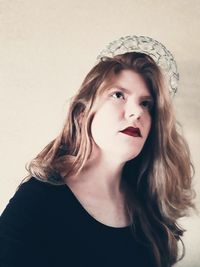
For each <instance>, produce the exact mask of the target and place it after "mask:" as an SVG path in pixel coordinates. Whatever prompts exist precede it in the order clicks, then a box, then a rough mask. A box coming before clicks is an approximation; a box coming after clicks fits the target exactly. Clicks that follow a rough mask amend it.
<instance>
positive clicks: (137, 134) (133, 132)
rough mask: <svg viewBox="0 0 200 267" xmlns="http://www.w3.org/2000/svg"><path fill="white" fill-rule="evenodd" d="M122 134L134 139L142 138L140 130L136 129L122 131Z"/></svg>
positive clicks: (129, 128)
mask: <svg viewBox="0 0 200 267" xmlns="http://www.w3.org/2000/svg"><path fill="white" fill-rule="evenodd" d="M120 132H121V133H124V134H127V135H130V136H133V137H142V135H141V132H140V129H139V128H135V127H127V128H125V129H124V130H122V131H120Z"/></svg>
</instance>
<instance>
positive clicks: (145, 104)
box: [141, 100, 153, 110]
mask: <svg viewBox="0 0 200 267" xmlns="http://www.w3.org/2000/svg"><path fill="white" fill-rule="evenodd" d="M141 106H142V107H144V108H146V109H149V110H151V109H152V107H153V101H152V100H143V101H142V102H141Z"/></svg>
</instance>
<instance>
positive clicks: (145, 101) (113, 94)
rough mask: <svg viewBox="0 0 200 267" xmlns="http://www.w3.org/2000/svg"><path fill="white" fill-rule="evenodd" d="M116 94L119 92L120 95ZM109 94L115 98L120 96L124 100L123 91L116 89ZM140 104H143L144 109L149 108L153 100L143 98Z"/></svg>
mask: <svg viewBox="0 0 200 267" xmlns="http://www.w3.org/2000/svg"><path fill="white" fill-rule="evenodd" d="M117 94H119V95H120V97H117ZM111 96H112V97H114V98H116V99H121V98H122V99H123V100H126V97H125V94H124V93H123V92H121V91H116V92H114V93H112V94H111ZM140 105H141V106H143V107H144V108H146V109H149V110H151V109H152V106H153V101H151V100H143V101H142V102H141V103H140Z"/></svg>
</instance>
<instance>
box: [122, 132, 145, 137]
mask: <svg viewBox="0 0 200 267" xmlns="http://www.w3.org/2000/svg"><path fill="white" fill-rule="evenodd" d="M121 133H123V134H126V135H129V136H132V137H141V136H140V135H139V134H138V133H132V132H121Z"/></svg>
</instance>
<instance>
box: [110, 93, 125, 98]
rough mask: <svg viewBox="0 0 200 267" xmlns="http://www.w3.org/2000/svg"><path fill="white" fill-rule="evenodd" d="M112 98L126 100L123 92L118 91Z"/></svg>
mask: <svg viewBox="0 0 200 267" xmlns="http://www.w3.org/2000/svg"><path fill="white" fill-rule="evenodd" d="M111 96H112V97H114V98H117V99H124V100H125V95H124V93H123V92H120V91H117V92H114V93H112V94H111Z"/></svg>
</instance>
